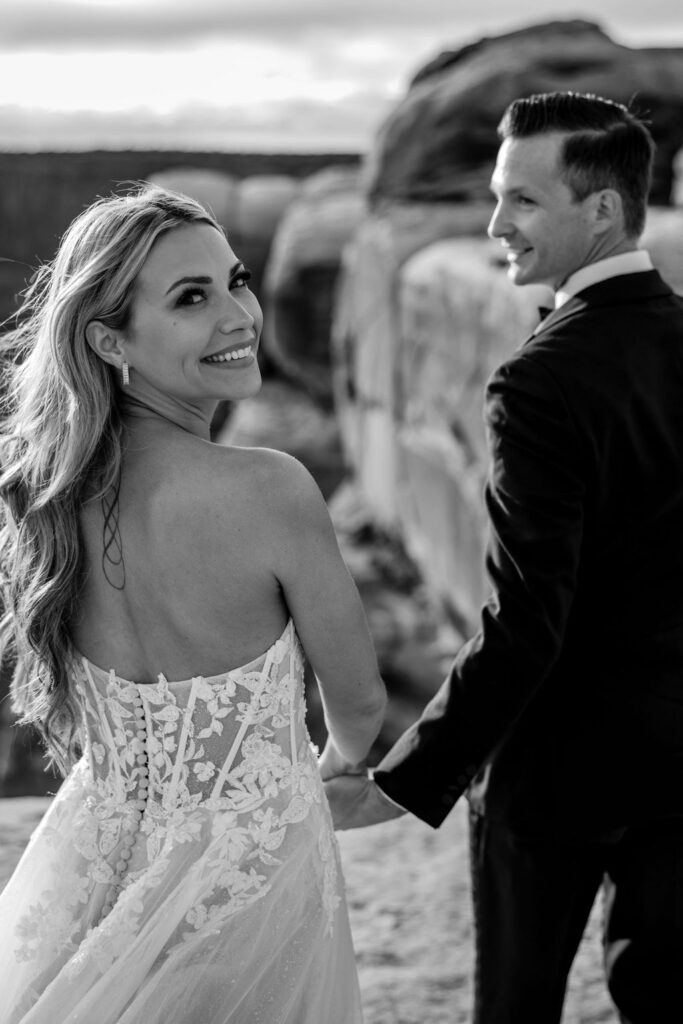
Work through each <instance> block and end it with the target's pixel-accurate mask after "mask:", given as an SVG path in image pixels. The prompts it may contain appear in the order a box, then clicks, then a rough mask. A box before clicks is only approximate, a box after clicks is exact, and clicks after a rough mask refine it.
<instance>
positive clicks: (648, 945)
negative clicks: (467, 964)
mask: <svg viewBox="0 0 683 1024" xmlns="http://www.w3.org/2000/svg"><path fill="white" fill-rule="evenodd" d="M470 855H471V869H472V897H473V905H474V924H475V942H476V959H475V984H474V993H475V1007H474V1017H473V1021H474V1024H559V1022H560V1019H561V1016H562V1006H563V1002H564V997H565V989H566V985H567V976H568V974H569V970H570V967H571V965H572V961H573V960H574V957H575V955H576V951H577V948H578V945H579V943H580V941H581V937H582V935H583V932H584V929H585V926H586V922H587V920H588V917H589V915H590V912H591V908H592V906H593V902H594V900H595V897H596V894H597V892H598V890H599V888H600V886H601V884H604V885H605V894H606V899H605V921H604V935H603V939H604V954H605V972H606V980H607V983H608V985H609V990H610V994H611V996H612V999H613V1000H614V1003H615V1005H616V1006H617V1008H618V1010H619V1012H620V1015H621V1020H622V1021H623V1022H624V1024H669V1022H671V1024H673V1022H678V1021H683V821H670V822H660V823H653V824H651V825H648V827H647V828H638V829H630V830H628V831H627V832H626V833H625V834H624V835H623V837H621V838H620V839H618V840H615V841H613V842H561V841H557V840H555V839H552V838H540V839H539V838H538V837H529V836H526V837H525V836H521V835H518V834H516V833H515V832H513V831H512V830H510V829H509V828H508V827H507V826H506V825H504V824H502V823H500V822H496V821H491V820H490V819H488V818H485V817H481V816H479V815H477V814H475V813H471V814H470Z"/></svg>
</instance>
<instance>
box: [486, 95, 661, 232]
mask: <svg viewBox="0 0 683 1024" xmlns="http://www.w3.org/2000/svg"><path fill="white" fill-rule="evenodd" d="M546 132H564V133H566V136H567V137H566V139H565V141H564V145H563V148H562V164H563V168H564V173H563V179H564V181H565V183H566V184H567V185H568V187H569V188H570V189H571V191H572V193H573V195H574V198H575V199H576V200H581V199H585V198H586V196H589V195H591V193H592V192H597V191H598V190H599V189H601V188H612V189H614V190H615V191H616V192H618V193H619V194H620V196H621V199H622V203H623V209H624V227H625V230H626V233H627V234H628V235H629V237H632V238H633V237H635V238H637V237H638V236H639V235H641V234H642V232H643V228H644V226H645V213H646V210H647V200H648V195H649V192H650V184H651V180H652V160H653V157H654V149H655V146H654V142H653V140H652V136H651V135H650V132H649V130H648V128H647V126H646V125H645V123H644V122H643V121H641V120H640V118H638V117H636V115H635V114H633V113H632V112H631V111H630V110H629V109H628V107H625V106H624V105H623V104H621V103H616V102H614V101H613V100H606V99H603V98H602V97H601V96H593V95H592V94H590V93H576V92H546V93H538V94H536V95H534V96H528V97H526V98H525V99H519V100H514V102H513V103H511V104H510V106H509V107H508V108H507V109H506V111H505V113H504V114H503V117H502V120H501V122H500V124H499V125H498V136H499V138H501V139H508V138H513V139H518V138H526V137H529V136H531V135H542V134H545V133H546Z"/></svg>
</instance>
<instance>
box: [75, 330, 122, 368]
mask: <svg viewBox="0 0 683 1024" xmlns="http://www.w3.org/2000/svg"><path fill="white" fill-rule="evenodd" d="M85 340H86V341H87V343H88V345H89V346H90V348H91V349H92V350H93V352H95V353H96V354H97V355H98V356H99V357H100V359H102V360H103V361H104V362H105V363H109V365H110V366H114V367H116V369H117V370H120V369H121V364H122V363H123V362H124V360H125V358H126V357H125V352H124V348H123V343H122V341H121V338H120V336H119V333H118V331H115V330H114V329H113V328H112V327H108V326H107V324H105V323H103V322H102V321H101V320H91V321H90V323H89V324H88V325H87V327H86V329H85Z"/></svg>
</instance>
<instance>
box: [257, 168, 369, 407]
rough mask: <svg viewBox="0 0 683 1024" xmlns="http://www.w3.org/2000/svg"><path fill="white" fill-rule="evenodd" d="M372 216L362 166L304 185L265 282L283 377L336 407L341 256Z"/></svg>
mask: <svg viewBox="0 0 683 1024" xmlns="http://www.w3.org/2000/svg"><path fill="white" fill-rule="evenodd" d="M364 211H365V204H364V200H363V197H362V195H361V193H360V190H359V184H358V171H357V170H356V169H355V168H348V167H331V168H327V169H325V170H323V171H320V172H318V173H317V174H315V175H312V176H311V177H310V178H308V179H306V181H305V182H304V183H303V185H302V188H301V191H300V193H299V195H298V197H297V198H296V199H295V200H294V201H293V202H292V203H291V204H290V205H289V206H288V208H287V210H286V211H285V214H284V216H283V217H282V220H281V221H280V224H279V226H278V229H277V232H276V234H275V238H274V240H273V244H272V246H271V250H270V255H269V258H268V263H267V265H266V271H265V279H264V296H265V306H266V323H267V324H268V332H267V335H266V337H265V340H264V347H265V348H266V350H267V354H268V355H269V356H270V357H271V358H272V360H273V362H274V363H275V364H276V365H277V366H278V367H279V369H280V370H281V371H282V373H283V374H285V375H286V376H288V377H289V378H291V379H292V380H294V381H296V382H297V383H298V384H299V385H300V386H301V387H303V388H305V389H306V390H307V391H308V393H309V394H310V395H311V396H312V397H313V398H314V399H315V400H316V401H317V402H319V403H320V404H321V406H322V407H323V408H326V409H331V408H332V384H331V362H330V329H331V318H332V307H333V299H334V293H335V290H336V286H337V278H338V274H339V267H340V261H341V255H342V251H343V249H344V246H345V244H346V242H347V241H348V240H349V238H350V237H351V236H352V234H353V232H354V230H355V229H356V227H357V226H358V224H359V223H360V221H361V218H362V216H363V214H364Z"/></svg>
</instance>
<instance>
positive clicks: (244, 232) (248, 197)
mask: <svg viewBox="0 0 683 1024" xmlns="http://www.w3.org/2000/svg"><path fill="white" fill-rule="evenodd" d="M300 188H301V183H300V182H299V181H298V180H297V179H296V178H293V177H291V176H290V175H286V174H253V175H251V176H250V177H248V178H242V180H241V181H240V182H239V183H238V186H237V208H236V210H235V217H234V220H233V222H232V224H230V225H229V228H228V230H229V232H230V237H231V239H234V241H233V242H232V244H233V248H234V250H235V252H236V253H237V255H238V256H239V258H240V259H241V260H243V261H244V263H245V265H246V266H247V267H248V268H249V270H250V271H251V274H252V282H251V286H252V287H253V289H254V291H255V292H256V294H257V296H258V297H259V298H260V297H261V292H262V283H263V273H264V270H265V267H266V262H267V260H268V253H269V252H270V246H271V243H272V241H273V238H274V237H275V233H276V231H277V228H278V225H279V223H280V221H281V220H282V217H283V216H284V213H285V210H286V209H287V207H288V206H289V205H290V203H291V202H293V200H294V199H296V197H297V195H298V194H299V191H300Z"/></svg>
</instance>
